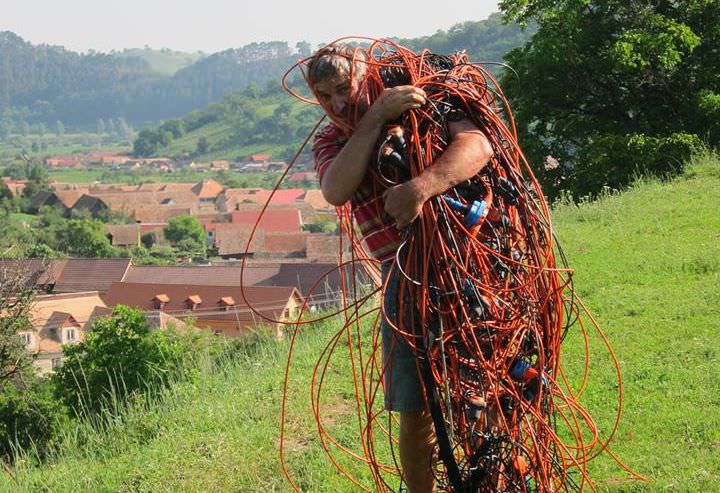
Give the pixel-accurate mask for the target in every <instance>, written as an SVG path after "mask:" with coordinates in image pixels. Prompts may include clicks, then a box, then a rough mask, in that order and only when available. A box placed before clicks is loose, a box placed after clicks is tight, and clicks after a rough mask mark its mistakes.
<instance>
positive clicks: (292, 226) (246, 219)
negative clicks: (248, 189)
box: [230, 208, 303, 233]
mask: <svg viewBox="0 0 720 493" xmlns="http://www.w3.org/2000/svg"><path fill="white" fill-rule="evenodd" d="M230 221H231V222H232V223H233V224H243V225H246V226H248V227H254V226H255V224H257V225H258V227H259V228H260V229H262V230H263V231H265V232H266V233H299V232H301V231H302V224H303V223H302V218H301V216H300V211H299V210H298V209H295V208H282V209H280V208H278V209H266V210H265V211H262V210H237V211H232V215H231V219H230Z"/></svg>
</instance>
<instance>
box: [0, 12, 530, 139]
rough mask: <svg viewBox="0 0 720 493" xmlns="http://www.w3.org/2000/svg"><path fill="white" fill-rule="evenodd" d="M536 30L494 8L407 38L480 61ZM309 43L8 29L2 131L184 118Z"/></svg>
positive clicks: (2, 36) (0, 87)
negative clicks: (121, 42) (69, 36)
mask: <svg viewBox="0 0 720 493" xmlns="http://www.w3.org/2000/svg"><path fill="white" fill-rule="evenodd" d="M528 38H529V34H527V33H526V32H522V31H520V29H519V28H518V27H517V26H515V25H511V26H506V25H503V24H502V17H501V16H500V15H499V14H493V15H492V16H490V18H488V19H487V20H484V21H479V22H466V23H463V24H458V25H456V26H453V27H452V28H450V29H449V30H448V31H447V32H445V31H438V32H437V33H435V34H433V35H432V36H428V37H423V38H417V39H414V40H413V39H406V40H401V41H402V42H403V43H406V44H408V45H409V46H411V47H419V46H423V47H429V48H430V49H432V50H434V51H438V52H452V51H455V50H459V49H464V48H467V49H468V50H469V52H470V54H471V55H472V58H473V59H476V60H478V61H486V60H487V61H500V60H501V59H502V56H503V55H504V54H505V53H506V52H507V51H508V50H509V49H511V48H514V47H516V46H520V45H522V44H523V43H524V42H525V41H526V40H527V39H528ZM311 49H312V48H311V46H310V45H309V44H308V43H304V42H301V43H298V44H297V45H296V46H295V47H294V48H291V47H290V46H289V45H288V43H287V42H285V41H274V42H263V43H251V44H249V45H245V46H242V47H240V48H233V49H228V50H224V51H221V52H218V53H214V54H211V55H208V56H199V55H198V54H195V55H192V54H184V55H186V57H185V58H183V54H182V53H179V52H171V51H170V50H124V51H122V52H111V53H107V54H106V53H97V52H93V51H90V52H88V53H87V54H79V53H76V52H72V51H69V50H66V49H65V48H62V47H59V46H49V45H33V44H31V43H29V42H27V41H25V40H23V39H22V38H21V37H20V36H18V35H16V34H14V33H12V32H8V31H5V32H0V136H1V135H3V129H4V132H5V134H7V133H13V132H14V133H20V132H19V127H20V126H21V125H22V123H23V122H25V123H30V124H33V123H44V124H47V125H55V124H56V122H57V121H61V122H62V123H63V124H64V125H65V126H68V127H72V128H77V129H94V128H95V125H96V122H97V120H98V119H100V118H102V119H109V118H124V119H125V120H126V121H127V122H128V123H130V124H132V125H134V126H145V125H147V124H151V123H152V122H160V121H163V120H167V119H171V118H178V117H180V116H182V115H186V114H188V113H189V112H191V111H193V110H196V109H199V108H203V107H205V106H207V105H208V104H210V103H214V102H218V101H221V100H222V99H223V97H224V96H226V95H227V94H229V93H232V92H235V91H242V90H243V89H245V88H246V87H248V85H250V84H255V85H257V86H259V87H264V86H265V85H266V84H267V83H268V81H277V80H278V79H279V78H280V77H281V76H282V74H283V73H284V72H285V70H287V69H288V67H290V66H291V65H292V64H293V63H294V62H295V61H296V60H297V59H298V58H299V57H301V56H307V55H308V54H309V53H310V51H311Z"/></svg>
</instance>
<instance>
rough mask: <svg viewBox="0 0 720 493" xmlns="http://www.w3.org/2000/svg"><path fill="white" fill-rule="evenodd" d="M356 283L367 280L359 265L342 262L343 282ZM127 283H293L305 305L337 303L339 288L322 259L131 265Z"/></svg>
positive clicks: (336, 271) (335, 271)
mask: <svg viewBox="0 0 720 493" xmlns="http://www.w3.org/2000/svg"><path fill="white" fill-rule="evenodd" d="M353 276H355V282H356V283H357V284H359V285H369V284H370V281H369V279H368V277H367V276H366V275H365V272H364V270H363V269H362V268H355V269H353V268H352V266H351V265H347V266H345V282H346V283H347V286H350V285H352V279H353ZM123 281H124V282H129V283H138V282H139V283H148V284H181V285H193V284H194V285H199V284H208V285H214V286H235V287H239V286H240V285H241V284H242V285H243V286H293V287H295V288H297V290H298V291H299V292H300V294H301V295H302V297H303V298H304V299H308V298H309V306H308V308H312V307H313V306H315V309H317V308H318V307H321V306H326V305H329V304H334V303H337V301H338V299H339V296H340V290H341V288H342V278H341V275H340V268H339V267H338V265H337V263H322V262H257V261H252V262H246V263H245V265H244V266H243V265H240V264H239V263H237V262H234V263H223V264H222V265H202V266H198V265H193V266H179V265H178V266H155V265H131V266H130V267H129V269H128V271H127V273H126V274H125V277H124V278H123Z"/></svg>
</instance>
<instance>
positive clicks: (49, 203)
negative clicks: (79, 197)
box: [27, 190, 68, 216]
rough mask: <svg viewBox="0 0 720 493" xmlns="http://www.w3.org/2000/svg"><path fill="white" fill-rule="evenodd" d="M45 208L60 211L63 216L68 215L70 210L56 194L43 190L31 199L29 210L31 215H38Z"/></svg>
mask: <svg viewBox="0 0 720 493" xmlns="http://www.w3.org/2000/svg"><path fill="white" fill-rule="evenodd" d="M43 207H52V208H54V209H56V210H57V211H58V213H60V214H61V215H63V216H64V215H66V214H67V211H68V208H67V206H66V205H65V204H64V203H63V201H62V199H60V197H58V195H57V194H56V193H55V192H52V191H50V190H42V191H40V192H38V193H36V194H35V195H33V196H32V198H31V199H30V205H29V206H28V208H27V210H28V212H30V213H31V214H37V213H38V212H39V211H40V209H41V208H43Z"/></svg>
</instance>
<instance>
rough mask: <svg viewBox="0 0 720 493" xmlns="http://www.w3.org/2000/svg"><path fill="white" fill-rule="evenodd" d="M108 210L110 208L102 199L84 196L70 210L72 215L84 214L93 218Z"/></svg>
mask: <svg viewBox="0 0 720 493" xmlns="http://www.w3.org/2000/svg"><path fill="white" fill-rule="evenodd" d="M57 193H62V192H57ZM108 210H109V207H108V206H107V204H106V203H105V202H103V200H102V199H101V198H99V197H93V196H92V195H87V194H83V195H82V196H81V197H80V198H79V199H77V201H76V202H75V203H74V204H73V206H72V207H71V208H70V214H73V213H84V214H90V215H91V216H92V217H98V216H99V215H101V214H103V213H105V212H107V211H108Z"/></svg>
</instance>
